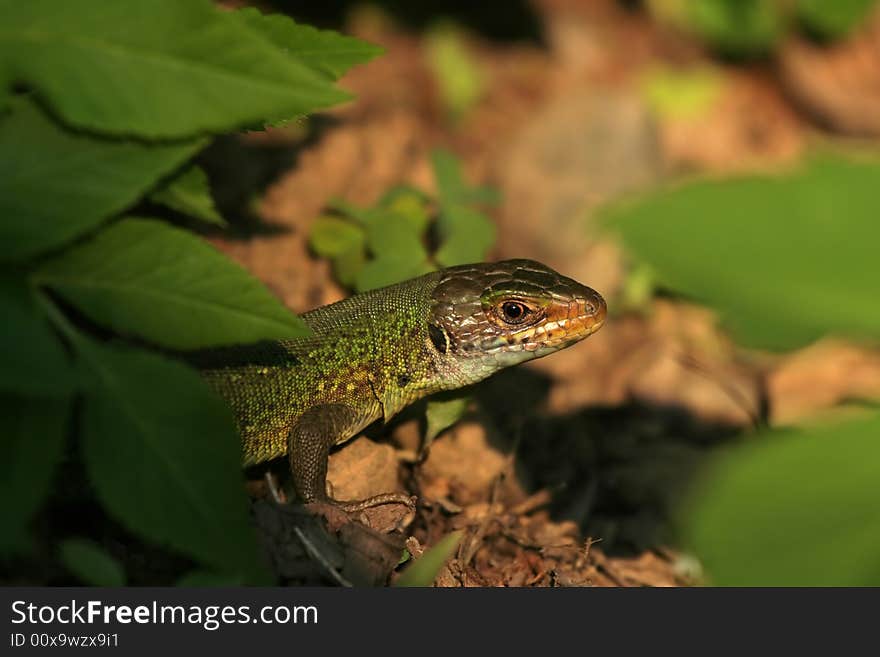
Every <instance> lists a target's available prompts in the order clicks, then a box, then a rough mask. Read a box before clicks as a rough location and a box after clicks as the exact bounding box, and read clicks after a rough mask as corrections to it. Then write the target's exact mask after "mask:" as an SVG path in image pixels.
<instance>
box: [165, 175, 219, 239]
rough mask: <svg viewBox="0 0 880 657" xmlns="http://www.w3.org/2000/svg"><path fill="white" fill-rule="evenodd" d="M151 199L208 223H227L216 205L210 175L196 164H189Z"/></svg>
mask: <svg viewBox="0 0 880 657" xmlns="http://www.w3.org/2000/svg"><path fill="white" fill-rule="evenodd" d="M150 200H151V201H153V202H154V203H159V204H160V205H165V206H168V207H169V208H171V209H172V210H176V211H177V212H180V213H182V214H185V215H188V216H190V217H194V218H196V219H201V220H202V221H207V222H208V223H212V224H217V225H218V226H226V225H227V224H226V220H225V219H224V218H223V217H221V216H220V213H219V212H217V207H216V206H215V205H214V198H213V197H212V196H211V185H210V183H209V182H208V176H207V175H206V174H205V172H204V171H203V170H202V168H201V167H198V166H196V165H195V164H192V165H190V166H188V167H187V168H186V169H184V170H183V171H181V172H180V173H179V174H178V175H176V176H175V177H174V178H172V179H171V180H169V181H168V182H167V183H166V184H164V185H163V186H162V187H160V188H159V189H157V190H156V191H155V192H153V193H152V194H151V195H150Z"/></svg>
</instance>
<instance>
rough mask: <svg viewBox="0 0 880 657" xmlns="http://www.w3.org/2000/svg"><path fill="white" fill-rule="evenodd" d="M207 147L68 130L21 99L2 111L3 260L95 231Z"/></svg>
mask: <svg viewBox="0 0 880 657" xmlns="http://www.w3.org/2000/svg"><path fill="white" fill-rule="evenodd" d="M16 6H17V7H20V6H23V5H22V3H17V4H16ZM0 14H2V10H0ZM110 95H112V94H110ZM201 146H202V142H201V141H188V142H182V143H176V144H167V145H147V144H144V143H140V142H125V141H104V140H99V139H95V138H93V137H89V136H85V135H82V134H75V133H71V132H67V131H65V130H62V129H61V128H60V127H59V126H58V125H57V124H55V123H54V122H53V121H50V120H49V119H48V118H47V117H46V116H45V115H44V114H43V113H42V112H41V111H40V110H39V109H38V108H37V106H36V105H35V104H34V103H32V102H26V101H25V100H24V99H22V98H17V99H16V102H14V103H13V108H12V112H11V113H10V114H8V115H6V116H2V117H0V216H2V217H3V221H2V222H0V260H20V259H23V258H27V257H30V256H33V255H35V254H38V253H41V252H43V251H47V250H48V249H51V248H53V247H57V246H60V245H62V244H64V243H65V242H68V241H70V240H72V239H73V238H75V237H77V236H78V235H81V234H83V233H85V232H87V231H90V230H92V229H93V228H95V227H96V226H97V225H98V224H100V223H101V222H102V221H104V220H105V219H107V218H108V217H109V216H110V215H112V214H115V213H116V212H119V211H120V210H123V209H125V208H126V207H127V206H129V205H131V204H132V203H134V202H135V200H137V198H138V197H140V196H141V195H142V194H144V193H145V192H146V191H147V190H148V189H149V188H150V187H152V186H153V185H155V184H156V181H157V180H159V178H161V177H162V176H164V175H165V174H167V173H168V172H170V171H173V170H174V169H176V168H177V167H179V166H180V165H181V164H182V163H183V162H185V161H186V160H187V159H189V158H190V157H191V156H192V155H193V154H194V153H195V152H196V151H197V150H198V149H199V148H201Z"/></svg>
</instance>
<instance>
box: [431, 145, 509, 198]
mask: <svg viewBox="0 0 880 657" xmlns="http://www.w3.org/2000/svg"><path fill="white" fill-rule="evenodd" d="M431 164H432V166H433V168H434V179H435V180H436V181H437V190H438V192H439V196H440V204H441V205H452V204H477V205H494V204H496V203H497V202H498V200H499V198H500V196H499V194H498V192H497V191H496V190H495V189H493V188H491V187H469V186H468V185H467V184H466V183H465V181H464V178H463V177H462V173H461V164H460V163H459V161H458V158H456V157H455V156H454V155H453V154H452V153H450V152H449V151H445V150H442V149H437V150H435V151H434V152H433V153H431Z"/></svg>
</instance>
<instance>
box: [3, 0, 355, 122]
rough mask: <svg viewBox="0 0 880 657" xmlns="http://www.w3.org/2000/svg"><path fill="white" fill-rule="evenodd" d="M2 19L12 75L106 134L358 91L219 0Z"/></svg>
mask: <svg viewBox="0 0 880 657" xmlns="http://www.w3.org/2000/svg"><path fill="white" fill-rule="evenodd" d="M0 16H3V22H2V23H0V59H2V60H3V61H4V63H5V68H6V69H7V70H9V71H10V72H11V73H10V77H11V78H12V79H13V80H14V81H17V82H21V83H25V84H27V85H28V86H29V87H31V88H34V89H36V90H37V91H38V92H39V93H40V97H41V98H43V99H45V100H46V102H47V103H48V104H49V105H50V106H51V107H52V108H53V110H54V111H55V112H56V113H57V114H58V115H59V116H61V118H62V119H63V120H64V121H65V122H66V123H68V124H69V125H74V126H77V127H81V128H86V129H89V130H94V131H96V132H101V133H113V134H123V135H131V134H136V135H140V136H143V137H148V138H181V137H189V136H192V135H194V134H197V133H203V132H206V131H214V132H222V131H226V130H232V129H234V128H236V127H238V126H243V125H251V124H254V123H260V122H265V121H271V120H277V119H282V118H293V117H295V116H298V115H302V114H305V113H306V112H310V111H312V110H314V109H317V108H320V107H327V106H329V105H332V104H334V103H338V102H340V101H342V100H345V99H346V98H348V96H347V94H345V93H343V92H342V91H340V90H338V89H336V88H335V87H334V86H333V84H332V83H331V81H330V80H329V79H328V78H327V76H326V75H322V74H320V73H317V72H315V71H314V70H313V69H312V68H310V67H309V66H307V65H306V64H303V63H300V62H299V61H298V60H297V59H296V58H294V57H290V56H288V55H286V54H285V53H284V52H282V51H281V49H280V48H279V47H278V45H277V43H276V42H275V39H271V40H270V39H268V38H267V36H266V34H265V33H264V32H263V31H260V30H255V29H253V28H252V27H249V26H248V25H247V24H246V23H245V21H243V20H242V18H241V16H240V15H237V14H234V13H229V12H222V11H219V10H218V9H217V8H216V7H215V6H214V4H213V3H211V2H209V1H208V0H187V1H186V2H181V1H180V0H126V1H125V2H105V1H104V0H65V2H57V0H28V1H27V2H19V1H18V0H0ZM272 20H273V22H276V23H280V21H281V20H283V19H278V18H275V19H272ZM333 66H335V67H337V68H338V67H341V66H342V63H340V62H336V64H334V65H333Z"/></svg>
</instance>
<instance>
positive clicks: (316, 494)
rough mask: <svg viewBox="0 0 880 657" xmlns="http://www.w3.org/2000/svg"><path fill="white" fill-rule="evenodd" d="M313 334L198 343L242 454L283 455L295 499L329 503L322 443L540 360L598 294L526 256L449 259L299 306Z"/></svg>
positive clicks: (353, 506)
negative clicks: (445, 265)
mask: <svg viewBox="0 0 880 657" xmlns="http://www.w3.org/2000/svg"><path fill="white" fill-rule="evenodd" d="M302 319H303V320H304V321H305V323H306V324H307V325H308V327H309V328H310V329H311V330H312V333H313V335H311V336H309V337H305V338H297V339H291V340H280V341H275V342H263V343H259V344H255V345H249V346H236V347H230V348H226V349H221V350H212V351H211V352H207V353H206V354H203V355H206V356H207V357H208V362H205V360H202V367H203V368H204V369H203V373H204V376H205V378H206V380H207V381H208V383H209V384H210V385H211V386H212V387H213V388H214V389H215V390H216V391H217V392H218V393H219V394H220V395H221V396H222V397H223V398H224V399H226V400H227V402H228V403H229V404H230V405H231V406H232V409H233V411H234V413H235V416H236V418H237V420H238V425H239V430H240V432H241V436H242V442H243V452H244V464H245V465H252V464H256V463H260V462H262V461H266V460H269V459H272V458H276V457H280V456H283V455H285V454H287V455H288V456H289V459H290V467H291V471H292V474H293V483H294V487H295V489H296V492H297V494H298V495H299V496H300V498H302V500H303V501H304V502H306V503H331V504H338V505H341V506H342V507H343V508H344V509H345V510H347V511H353V510H357V509H362V508H366V507H368V506H374V505H376V504H383V503H386V502H390V501H406V500H409V498H406V500H402V496H400V495H395V494H388V495H381V496H377V497H374V498H370V499H368V500H363V501H360V502H336V501H335V500H331V499H330V498H329V497H328V495H327V492H326V476H327V458H328V455H329V451H330V448H331V447H332V446H333V445H336V444H339V443H342V442H345V441H347V440H349V439H350V438H352V437H354V436H356V435H357V434H358V432H360V431H361V430H362V429H363V428H365V427H366V426H367V425H369V424H371V423H372V422H374V421H375V420H378V419H384V420H385V421H387V420H389V419H390V418H391V417H392V416H394V415H395V414H396V413H397V412H399V411H400V410H401V409H403V408H404V407H405V406H406V405H408V404H410V403H411V402H414V401H416V400H417V399H420V398H422V397H424V396H425V395H429V394H431V393H433V392H437V391H440V390H452V389H456V388H460V387H462V386H466V385H469V384H471V383H475V382H477V381H480V380H481V379H484V378H486V377H487V376H489V375H490V374H492V373H494V372H497V371H498V370H500V369H503V368H505V367H508V366H510V365H515V364H517V363H521V362H523V361H527V360H530V359H532V358H540V357H542V356H546V355H547V354H550V353H552V352H554V351H558V350H559V349H563V348H565V347H568V346H570V345H572V344H574V343H575V342H577V341H579V340H581V339H583V338H585V337H587V336H588V335H590V334H592V333H594V332H595V331H597V330H598V329H599V328H600V327H601V326H602V323H603V322H604V320H605V301H604V300H603V299H602V297H601V296H600V295H599V294H598V293H597V292H595V291H594V290H592V289H590V288H588V287H585V286H584V285H581V284H580V283H577V282H576V281H574V280H572V279H570V278H565V277H564V276H561V275H559V274H557V273H556V272H555V271H553V270H552V269H549V268H548V267H545V266H544V265H541V264H539V263H537V262H533V261H530V260H508V261H505V262H498V263H482V264H474V265H463V266H459V267H451V268H449V269H443V270H440V271H436V272H433V273H430V274H426V275H424V276H421V277H419V278H415V279H412V280H409V281H405V282H403V283H398V284H397V285H392V286H390V287H386V288H382V289H378V290H373V291H370V292H366V293H364V294H359V295H356V296H353V297H351V298H349V299H345V300H343V301H340V302H338V303H334V304H331V305H329V306H324V307H322V308H318V309H316V310H312V311H310V312H307V313H305V314H304V315H302Z"/></svg>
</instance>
